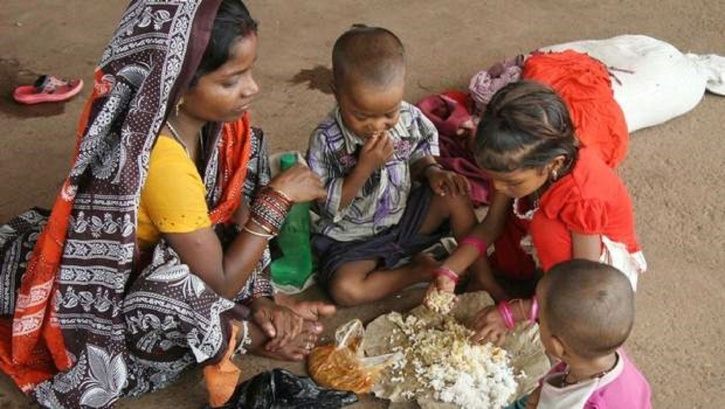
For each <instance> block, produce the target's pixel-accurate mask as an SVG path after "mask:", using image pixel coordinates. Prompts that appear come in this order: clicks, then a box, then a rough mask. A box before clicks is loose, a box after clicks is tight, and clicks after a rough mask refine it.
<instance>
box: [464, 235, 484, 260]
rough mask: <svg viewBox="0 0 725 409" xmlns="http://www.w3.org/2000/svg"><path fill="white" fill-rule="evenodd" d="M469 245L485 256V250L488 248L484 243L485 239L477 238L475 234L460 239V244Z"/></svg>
mask: <svg viewBox="0 0 725 409" xmlns="http://www.w3.org/2000/svg"><path fill="white" fill-rule="evenodd" d="M464 245H469V246H472V247H474V248H475V249H476V250H478V254H479V256H485V255H486V250H487V249H488V244H486V240H483V239H479V238H478V237H476V236H466V237H464V238H463V240H461V246H464Z"/></svg>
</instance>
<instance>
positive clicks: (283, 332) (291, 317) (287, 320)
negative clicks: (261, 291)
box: [251, 297, 304, 352]
mask: <svg viewBox="0 0 725 409" xmlns="http://www.w3.org/2000/svg"><path fill="white" fill-rule="evenodd" d="M251 310H252V320H253V321H254V323H256V324H257V325H259V326H260V328H262V331H264V333H265V334H266V335H267V336H268V337H269V338H271V339H270V341H269V342H267V343H266V344H265V346H264V348H265V349H266V350H267V351H269V352H276V351H278V350H279V349H281V348H284V347H285V346H286V345H287V344H288V343H289V342H290V341H291V340H292V339H294V338H296V337H297V336H299V334H300V332H302V326H303V323H304V319H303V318H302V317H300V316H299V315H297V314H295V313H294V312H292V310H290V309H289V308H287V307H284V306H280V305H277V304H275V303H274V301H272V300H270V299H267V298H264V297H260V298H257V299H255V300H254V301H253V302H252V305H251Z"/></svg>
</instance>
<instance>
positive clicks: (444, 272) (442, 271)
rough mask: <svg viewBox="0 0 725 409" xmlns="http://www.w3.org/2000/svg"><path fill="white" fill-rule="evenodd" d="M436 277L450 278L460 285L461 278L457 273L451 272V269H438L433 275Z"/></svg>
mask: <svg viewBox="0 0 725 409" xmlns="http://www.w3.org/2000/svg"><path fill="white" fill-rule="evenodd" d="M433 275H434V276H435V277H440V276H445V277H448V278H450V279H451V280H452V281H453V282H454V283H455V284H458V280H460V279H461V277H460V276H459V275H458V274H456V272H455V271H453V270H451V269H450V268H446V267H438V268H437V269H436V270H435V272H434V273H433Z"/></svg>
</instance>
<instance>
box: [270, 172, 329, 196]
mask: <svg viewBox="0 0 725 409" xmlns="http://www.w3.org/2000/svg"><path fill="white" fill-rule="evenodd" d="M269 186H270V187H271V188H273V189H275V190H277V191H279V192H282V193H284V194H285V195H286V196H287V197H289V198H290V200H292V201H293V202H295V203H300V202H309V201H312V200H317V199H322V198H324V197H325V196H326V195H327V192H326V191H325V188H324V186H323V185H322V181H321V180H320V177H319V176H317V175H316V174H315V173H314V172H312V171H311V170H310V168H308V167H307V166H305V165H303V164H297V165H295V166H293V167H291V168H289V169H287V170H286V171H284V172H282V173H280V174H279V175H277V176H276V177H275V178H274V179H272V181H271V182H269Z"/></svg>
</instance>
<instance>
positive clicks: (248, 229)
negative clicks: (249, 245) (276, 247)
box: [242, 226, 274, 240]
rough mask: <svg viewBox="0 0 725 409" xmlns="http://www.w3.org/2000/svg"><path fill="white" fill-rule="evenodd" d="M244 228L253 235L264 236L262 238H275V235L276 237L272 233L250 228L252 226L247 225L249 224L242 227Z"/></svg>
mask: <svg viewBox="0 0 725 409" xmlns="http://www.w3.org/2000/svg"><path fill="white" fill-rule="evenodd" d="M242 230H244V231H245V232H247V233H249V234H251V235H252V236H257V237H262V238H265V239H267V240H270V239H271V238H273V237H274V236H273V235H271V234H266V233H260V232H258V231H254V230H252V229H250V228H249V227H247V226H244V227H243V228H242Z"/></svg>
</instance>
